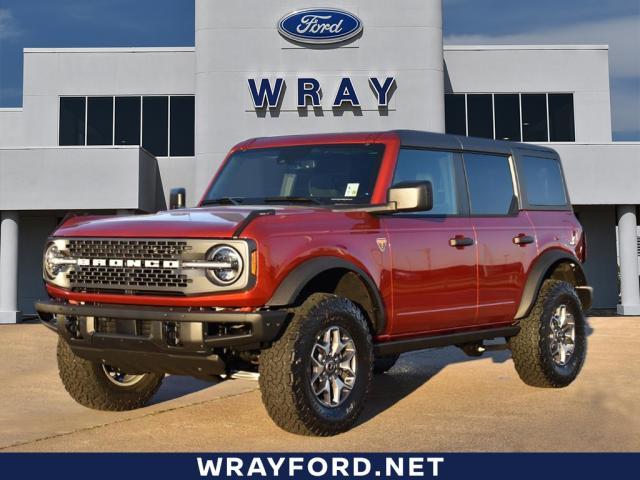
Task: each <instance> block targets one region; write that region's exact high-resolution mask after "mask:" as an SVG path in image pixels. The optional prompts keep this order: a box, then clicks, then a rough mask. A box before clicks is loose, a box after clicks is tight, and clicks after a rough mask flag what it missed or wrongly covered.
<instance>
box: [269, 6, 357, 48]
mask: <svg viewBox="0 0 640 480" xmlns="http://www.w3.org/2000/svg"><path fill="white" fill-rule="evenodd" d="M278 31H279V32H280V34H281V35H282V36H283V37H285V38H287V39H289V40H293V41H294V42H300V43H310V44H328V43H339V42H344V41H345V40H349V39H350V38H353V37H355V36H356V35H358V34H359V33H360V32H361V31H362V22H361V21H360V19H359V18H358V17H356V16H355V15H354V14H352V13H349V12H345V11H344V10H338V9H335V8H308V9H305V10H297V11H295V12H291V13H290V14H288V15H285V16H284V17H282V19H281V20H280V22H278Z"/></svg>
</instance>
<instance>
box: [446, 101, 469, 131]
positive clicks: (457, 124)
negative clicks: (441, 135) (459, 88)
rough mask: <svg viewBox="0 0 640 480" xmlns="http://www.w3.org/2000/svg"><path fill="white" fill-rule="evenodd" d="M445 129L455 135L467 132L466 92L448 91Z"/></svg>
mask: <svg viewBox="0 0 640 480" xmlns="http://www.w3.org/2000/svg"><path fill="white" fill-rule="evenodd" d="M444 117H445V130H446V132H447V133H450V134H453V135H466V134H467V117H466V112H465V105H464V94H454V93H447V94H446V95H445V96H444Z"/></svg>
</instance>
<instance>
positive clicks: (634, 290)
mask: <svg viewBox="0 0 640 480" xmlns="http://www.w3.org/2000/svg"><path fill="white" fill-rule="evenodd" d="M617 211H618V252H619V256H620V296H621V301H620V304H619V305H618V314H619V315H640V284H639V279H638V247H637V237H638V232H637V226H638V223H637V221H636V206H635V205H618V208H617Z"/></svg>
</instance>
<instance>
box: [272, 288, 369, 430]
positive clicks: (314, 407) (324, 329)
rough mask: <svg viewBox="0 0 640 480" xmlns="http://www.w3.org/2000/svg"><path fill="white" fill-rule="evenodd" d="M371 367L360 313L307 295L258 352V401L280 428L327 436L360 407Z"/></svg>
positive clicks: (347, 304) (344, 426)
mask: <svg viewBox="0 0 640 480" xmlns="http://www.w3.org/2000/svg"><path fill="white" fill-rule="evenodd" d="M372 367H373V347H372V341H371V334H370V333H369V328H368V326H367V322H366V320H365V319H364V316H363V315H362V312H361V311H360V310H359V309H358V307H356V306H355V305H354V304H353V303H352V302H351V301H349V300H347V299H345V298H341V297H337V296H335V295H330V294H324V293H317V294H313V295H311V296H310V297H309V298H308V299H307V300H306V301H305V303H304V304H303V305H302V306H301V307H300V308H299V309H297V311H296V312H295V313H294V316H293V318H292V319H291V322H290V323H289V326H288V327H287V329H286V331H285V332H284V335H283V336H282V337H281V338H280V339H279V340H277V341H276V342H274V343H273V345H272V346H271V348H269V349H266V350H264V351H263V352H262V353H261V354H260V390H261V392H262V401H263V402H264V405H265V407H266V409H267V412H268V413H269V416H270V417H271V418H272V419H273V421H274V422H275V423H276V424H277V425H278V426H280V427H281V428H282V429H284V430H286V431H288V432H292V433H297V434H302V435H319V436H328V435H335V434H338V433H341V432H344V431H346V430H348V429H349V428H351V426H352V425H353V424H354V423H355V421H356V419H357V417H358V415H359V414H360V412H361V411H362V408H363V407H364V402H365V399H366V397H367V395H368V393H369V386H370V384H371V377H372Z"/></svg>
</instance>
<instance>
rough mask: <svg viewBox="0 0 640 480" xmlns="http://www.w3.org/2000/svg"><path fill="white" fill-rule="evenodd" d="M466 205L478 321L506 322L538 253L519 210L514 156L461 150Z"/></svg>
mask: <svg viewBox="0 0 640 480" xmlns="http://www.w3.org/2000/svg"><path fill="white" fill-rule="evenodd" d="M464 166H465V172H466V177H467V187H468V192H469V204H470V211H471V217H472V221H473V227H474V229H475V234H476V237H477V242H478V243H477V251H478V312H477V318H476V323H477V324H478V325H491V324H501V323H511V322H512V321H513V317H514V315H515V312H516V310H517V308H518V303H519V300H520V296H521V292H522V289H523V287H524V282H525V280H526V273H527V270H528V268H529V265H530V264H531V262H532V261H533V260H534V259H535V257H536V254H537V246H536V238H535V231H534V228H533V226H532V223H531V221H530V219H529V217H528V215H527V212H525V211H520V210H519V201H518V197H517V193H516V192H517V187H516V185H517V182H516V175H515V169H514V164H513V160H512V158H511V157H510V156H507V155H494V154H486V153H465V154H464Z"/></svg>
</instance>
